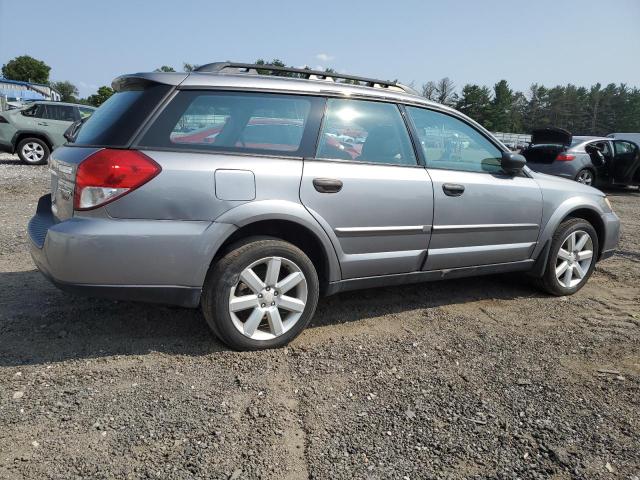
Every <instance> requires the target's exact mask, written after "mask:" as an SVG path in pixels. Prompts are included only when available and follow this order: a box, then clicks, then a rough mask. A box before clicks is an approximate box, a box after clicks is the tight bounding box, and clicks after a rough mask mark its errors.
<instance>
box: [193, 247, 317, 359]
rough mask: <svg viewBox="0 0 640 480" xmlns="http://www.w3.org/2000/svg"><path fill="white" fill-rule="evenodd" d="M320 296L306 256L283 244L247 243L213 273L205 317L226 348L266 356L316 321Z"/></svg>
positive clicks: (206, 289) (233, 250) (205, 290)
mask: <svg viewBox="0 0 640 480" xmlns="http://www.w3.org/2000/svg"><path fill="white" fill-rule="evenodd" d="M318 296H319V282H318V275H317V273H316V269H315V268H314V266H313V263H312V262H311V260H309V257H307V256H306V255H305V253H304V252H303V251H302V250H300V249H299V248H297V247H296V246H294V245H292V244H290V243H287V242H284V241H282V240H277V239H271V238H256V239H248V240H245V241H243V242H241V243H238V244H236V245H235V246H233V247H232V248H231V250H230V251H229V252H228V253H227V254H226V255H225V256H224V257H222V258H221V259H220V260H219V261H217V262H216V264H214V265H213V266H212V267H211V269H210V270H209V273H208V274H207V279H206V281H205V285H204V288H203V294H202V311H203V313H204V316H205V319H206V320H207V323H208V324H209V327H210V328H211V330H213V332H214V333H215V334H216V336H218V337H219V338H220V340H221V341H222V342H224V343H225V344H226V345H228V346H230V347H231V348H234V349H237V350H261V349H266V348H276V347H281V346H284V345H286V344H287V343H289V342H290V341H291V340H293V339H294V338H295V337H296V336H298V334H299V333H300V332H301V331H302V330H303V329H304V328H305V327H306V326H307V324H308V323H309V321H310V320H311V317H313V314H314V313H315V309H316V305H317V303H318Z"/></svg>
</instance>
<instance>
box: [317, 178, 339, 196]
mask: <svg viewBox="0 0 640 480" xmlns="http://www.w3.org/2000/svg"><path fill="white" fill-rule="evenodd" d="M313 188H315V189H316V190H317V191H318V192H320V193H338V192H339V191H340V190H342V182H341V181H340V180H337V179H335V178H314V179H313Z"/></svg>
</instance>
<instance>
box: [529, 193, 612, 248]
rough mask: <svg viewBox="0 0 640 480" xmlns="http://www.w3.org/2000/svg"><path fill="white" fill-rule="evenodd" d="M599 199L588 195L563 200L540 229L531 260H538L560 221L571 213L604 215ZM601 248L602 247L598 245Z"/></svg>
mask: <svg viewBox="0 0 640 480" xmlns="http://www.w3.org/2000/svg"><path fill="white" fill-rule="evenodd" d="M599 199H600V197H596V196H593V197H592V196H590V195H579V196H575V197H570V198H567V199H566V200H564V201H563V202H562V203H561V204H560V205H559V206H557V207H555V210H554V211H553V213H552V214H551V216H550V217H549V220H548V221H547V223H546V224H545V226H544V228H543V229H542V231H541V233H540V236H539V238H538V245H537V246H536V248H535V250H534V252H533V258H538V255H539V254H540V253H541V252H542V250H543V249H544V247H545V245H546V244H547V242H549V243H550V242H551V238H552V237H553V234H554V232H555V231H556V230H557V228H558V226H560V224H561V223H562V221H563V220H564V219H565V218H567V217H568V216H570V215H571V213H573V212H575V211H577V210H585V209H586V210H592V211H593V213H595V214H596V215H598V217H600V216H601V215H602V214H604V213H606V212H605V211H604V210H603V209H602V206H601V205H600V202H599ZM605 234H606V232H605ZM600 247H602V245H600Z"/></svg>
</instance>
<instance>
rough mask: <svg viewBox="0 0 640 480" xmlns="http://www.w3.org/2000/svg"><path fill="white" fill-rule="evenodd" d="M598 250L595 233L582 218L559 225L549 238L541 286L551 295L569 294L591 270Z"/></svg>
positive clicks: (585, 281) (585, 279) (576, 289)
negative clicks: (549, 244) (548, 248)
mask: <svg viewBox="0 0 640 480" xmlns="http://www.w3.org/2000/svg"><path fill="white" fill-rule="evenodd" d="M597 252H598V235H597V234H596V231H595V229H594V228H593V226H592V225H591V224H590V223H589V222H587V221H586V220H583V219H582V218H571V219H568V220H565V221H564V222H562V223H561V224H560V226H559V227H558V229H557V230H556V233H555V234H554V235H553V238H552V240H551V249H550V251H549V258H548V259H547V268H546V269H545V272H544V275H543V276H542V278H541V279H540V286H541V287H542V288H543V289H544V290H545V291H546V292H548V293H550V294H552V295H558V296H561V295H572V294H574V293H576V292H577V291H578V290H580V289H581V288H582V287H583V286H584V285H585V283H587V280H588V279H589V277H590V276H591V274H592V273H593V269H594V268H595V265H596V257H597Z"/></svg>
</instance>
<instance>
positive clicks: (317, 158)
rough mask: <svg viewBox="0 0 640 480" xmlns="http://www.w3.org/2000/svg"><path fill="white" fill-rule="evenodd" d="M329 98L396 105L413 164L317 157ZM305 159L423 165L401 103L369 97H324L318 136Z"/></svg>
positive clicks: (391, 165) (385, 164)
mask: <svg viewBox="0 0 640 480" xmlns="http://www.w3.org/2000/svg"><path fill="white" fill-rule="evenodd" d="M329 98H334V99H337V100H352V101H355V102H371V103H386V104H390V105H394V106H395V107H396V109H397V110H398V113H399V114H400V118H401V120H402V125H404V130H405V133H406V134H407V135H408V137H409V144H410V148H411V151H412V152H413V157H414V159H415V164H414V165H410V164H407V163H389V162H369V161H363V160H355V159H352V160H348V159H344V158H325V157H318V156H317V155H316V154H317V153H318V146H319V145H320V135H322V129H323V128H324V122H325V120H326V118H327V110H328V108H329V101H328V100H329ZM305 160H314V161H318V162H334V163H349V164H354V165H383V166H387V167H404V168H407V167H409V168H416V167H418V168H424V165H422V161H421V159H420V157H419V155H418V154H417V152H416V146H415V143H414V140H413V138H412V136H411V131H410V129H409V126H408V125H407V119H406V118H405V116H404V111H403V108H402V105H401V104H399V103H397V102H395V101H386V102H385V101H377V100H371V99H364V98H351V97H344V96H342V97H325V107H324V111H323V113H322V122H321V123H320V126H319V128H318V138H317V140H316V145H315V148H314V152H313V156H312V157H305Z"/></svg>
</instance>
